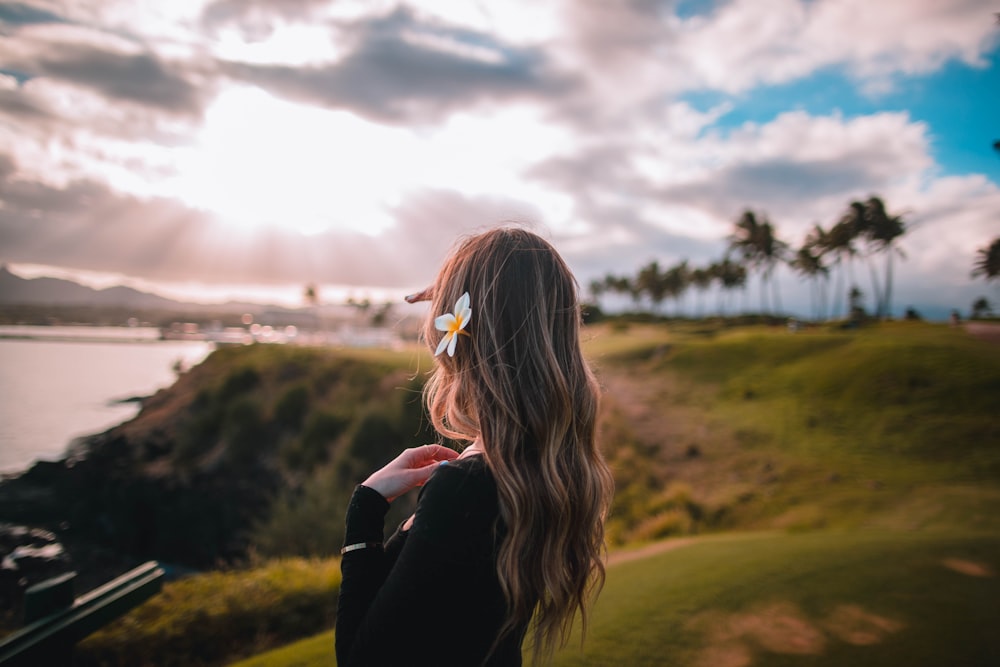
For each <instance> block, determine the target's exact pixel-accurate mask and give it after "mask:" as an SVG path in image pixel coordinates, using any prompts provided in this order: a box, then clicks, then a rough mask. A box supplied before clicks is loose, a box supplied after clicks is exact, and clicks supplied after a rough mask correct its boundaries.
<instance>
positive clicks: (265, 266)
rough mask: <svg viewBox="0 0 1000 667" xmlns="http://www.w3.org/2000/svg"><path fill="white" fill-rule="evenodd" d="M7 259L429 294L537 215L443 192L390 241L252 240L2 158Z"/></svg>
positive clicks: (419, 203) (171, 209)
mask: <svg viewBox="0 0 1000 667" xmlns="http://www.w3.org/2000/svg"><path fill="white" fill-rule="evenodd" d="M0 201H2V202H3V203H4V206H3V207H2V208H0V248H2V253H3V256H2V257H0V259H3V261H6V262H13V263H19V262H20V263H31V264H47V265H52V266H62V267H67V268H72V269H82V270H91V271H105V272H107V271H110V272H116V273H122V274H125V275H130V276H134V277H138V278H143V279H147V280H161V281H201V282H206V283H211V282H220V283H241V282H242V283H250V284H289V283H293V284H294V283H303V284H304V283H305V282H318V283H334V284H344V285H359V286H368V287H387V288H414V289H415V288H418V287H421V286H422V285H424V284H425V283H427V282H429V281H430V280H431V279H432V278H433V277H434V275H435V272H436V271H437V268H438V265H439V264H440V262H441V260H442V259H443V258H444V257H445V255H446V253H447V251H448V249H449V248H450V247H451V245H452V244H453V243H454V242H455V240H456V239H457V238H459V237H460V236H462V235H464V234H467V233H470V232H473V231H477V230H481V229H485V228H487V227H490V226H493V225H496V224H500V223H503V222H506V221H511V220H517V221H520V222H528V223H531V222H533V221H534V220H536V219H537V211H536V210H534V209H532V208H531V207H530V206H528V205H525V204H522V203H519V202H516V201H511V200H504V199H499V198H488V197H487V198H476V197H466V196H464V195H461V194H459V193H456V192H451V191H444V190H431V191H423V192H420V193H416V194H414V195H412V196H411V197H409V198H406V199H404V200H403V201H402V202H401V203H400V205H399V206H398V207H397V208H395V209H394V210H393V217H394V220H395V224H394V226H393V227H391V228H390V229H387V230H385V231H384V232H383V233H381V234H380V236H378V237H373V236H371V235H369V234H365V233H361V232H355V231H345V230H330V231H327V232H324V233H322V234H317V235H313V236H303V235H302V234H299V233H296V232H294V231H290V230H282V229H269V230H263V231H257V232H254V233H253V234H243V233H240V232H239V231H237V230H235V229H234V228H233V227H229V226H226V225H224V224H223V223H221V222H219V221H218V220H216V219H215V218H213V217H212V216H211V215H210V214H207V213H205V212H202V211H197V210H194V209H191V208H188V207H186V206H184V205H183V204H182V203H180V202H177V201H174V200H167V199H157V198H153V199H141V198H138V197H133V196H129V195H125V194H122V193H119V192H116V191H114V190H112V189H111V188H109V187H108V186H106V185H104V184H102V183H98V182H95V181H90V180H76V181H72V182H70V183H68V184H67V185H66V186H65V187H53V186H51V185H47V184H45V183H41V182H38V181H31V180H26V179H25V178H24V177H23V174H20V173H18V168H17V165H16V163H15V162H14V161H13V160H12V159H10V158H9V157H7V156H3V155H0Z"/></svg>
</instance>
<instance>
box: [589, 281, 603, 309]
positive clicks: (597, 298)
mask: <svg viewBox="0 0 1000 667" xmlns="http://www.w3.org/2000/svg"><path fill="white" fill-rule="evenodd" d="M587 287H588V288H589V289H590V298H591V299H592V300H593V302H594V305H595V306H597V307H598V308H600V306H601V295H602V294H604V290H605V289H607V284H606V283H605V282H604V281H603V280H596V279H595V280H591V281H590V283H589V284H588V285H587Z"/></svg>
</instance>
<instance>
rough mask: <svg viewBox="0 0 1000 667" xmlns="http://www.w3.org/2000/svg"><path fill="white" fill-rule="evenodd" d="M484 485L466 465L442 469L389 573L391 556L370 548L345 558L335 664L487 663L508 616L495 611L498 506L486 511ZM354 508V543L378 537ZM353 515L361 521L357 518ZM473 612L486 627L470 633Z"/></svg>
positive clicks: (425, 492)
mask: <svg viewBox="0 0 1000 667" xmlns="http://www.w3.org/2000/svg"><path fill="white" fill-rule="evenodd" d="M482 486H483V484H482V478H481V477H476V476H474V475H470V474H469V472H468V470H467V468H466V467H465V466H463V465H454V464H449V465H445V466H442V467H441V468H439V469H438V470H437V471H435V473H434V475H433V476H432V477H431V479H430V480H428V482H427V483H426V484H425V485H424V488H423V489H422V490H421V494H420V499H419V501H418V503H417V510H416V515H415V517H414V521H413V526H412V528H411V529H410V530H409V531H408V534H405V535H404V536H403V537H404V538H405V539H404V540H403V541H402V547H401V549H400V550H399V554H398V557H397V558H395V559H394V561H395V562H393V563H391V565H390V566H388V567H387V565H386V563H387V558H386V555H385V554H384V553H381V552H377V551H376V552H372V553H365V552H368V551H371V550H369V549H363V550H359V551H354V552H349V553H347V554H345V555H344V557H343V559H342V560H341V571H342V573H343V579H342V582H341V589H340V590H341V592H340V600H339V603H338V609H337V632H336V645H337V664H338V665H340V666H341V667H351V666H357V665H365V666H367V667H378V666H381V665H386V666H388V665H439V666H442V667H444V666H448V665H475V664H478V663H479V662H481V661H482V659H483V657H484V656H485V655H486V652H487V651H488V650H489V648H490V645H491V643H492V638H493V636H494V634H495V629H496V622H497V619H498V618H499V619H502V617H503V612H504V608H503V605H502V604H501V605H500V607H499V609H498V608H497V604H496V600H497V597H498V595H500V597H501V599H502V594H499V591H498V589H496V586H495V576H494V575H493V567H494V566H493V560H492V533H493V522H494V519H495V517H496V512H495V500H494V503H493V507H492V509H491V508H490V506H489V504H488V503H485V508H484V503H483V502H482V493H483V489H482ZM359 492H361V491H356V492H355V493H356V494H357V493H359ZM493 493H494V499H495V491H493ZM383 502H384V501H383ZM351 507H352V509H351V511H350V512H349V516H348V541H350V540H355V539H358V540H359V541H360V538H367V537H370V536H371V535H373V534H374V527H373V526H372V525H366V527H365V528H361V527H360V526H358V525H356V524H355V522H354V521H353V520H354V519H356V518H359V517H361V516H365V517H367V519H366V520H372V519H373V517H374V514H366V513H365V511H366V510H365V508H364V507H361V506H359V507H355V505H354V502H353V500H352V505H351ZM355 510H357V511H358V516H356V517H355V516H351V514H352V513H353V512H354V511H355ZM355 528H357V530H356V531H355V530H354V529H355ZM378 529H379V531H381V526H378ZM349 543H350V542H349ZM394 555H395V554H394ZM491 582H493V584H494V585H491ZM495 589H496V590H495ZM470 609H475V610H476V614H477V619H476V621H477V622H476V623H474V624H472V625H474V626H476V627H478V628H481V631H479V630H474V631H472V632H469V631H468V628H467V627H465V626H463V624H462V623H461V619H462V615H463V614H467V613H468V610H470ZM498 614H499V615H498Z"/></svg>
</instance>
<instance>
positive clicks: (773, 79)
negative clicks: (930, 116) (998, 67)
mask: <svg viewBox="0 0 1000 667" xmlns="http://www.w3.org/2000/svg"><path fill="white" fill-rule="evenodd" d="M674 25H675V29H676V34H677V40H676V41H675V42H674V43H673V44H671V45H670V46H669V47H668V48H669V56H668V59H669V60H670V61H671V62H673V63H674V64H675V66H676V70H677V71H678V72H681V73H683V74H682V75H681V76H680V77H679V80H678V81H677V82H676V83H675V85H680V86H682V87H683V88H688V89H691V88H708V89H715V90H722V91H726V92H729V93H738V92H742V91H746V90H749V89H750V88H752V87H754V86H759V85H768V84H778V83H785V82H789V81H793V80H795V79H800V78H803V77H805V76H808V75H810V74H812V73H814V72H817V71H818V70H820V69H822V68H825V67H831V66H832V67H844V68H845V69H846V70H847V71H848V72H849V73H850V74H851V75H852V76H854V77H855V78H857V79H858V80H860V81H863V82H865V83H866V84H867V85H872V86H875V87H876V88H877V87H879V86H884V85H886V83H887V81H890V80H891V77H892V76H894V75H897V74H910V75H912V74H923V73H928V72H931V71H934V70H936V69H938V68H939V67H941V66H942V65H943V64H944V62H946V61H948V60H950V59H959V60H961V61H963V62H965V63H966V64H969V65H974V66H980V65H983V64H984V61H983V55H984V54H985V53H987V52H988V51H990V50H991V49H992V48H994V47H995V46H996V43H997V31H996V29H995V25H994V22H993V16H992V12H991V11H990V9H989V8H987V7H985V6H984V3H983V2H981V0H956V1H954V2H939V1H938V0H911V1H909V2H879V3H871V2H867V1H865V0H815V1H814V2H801V1H799V0H733V1H732V2H728V3H725V4H724V5H721V6H720V7H719V8H718V9H717V10H716V11H714V12H713V13H712V14H710V15H708V16H696V17H692V18H689V19H687V20H679V19H675V20H674Z"/></svg>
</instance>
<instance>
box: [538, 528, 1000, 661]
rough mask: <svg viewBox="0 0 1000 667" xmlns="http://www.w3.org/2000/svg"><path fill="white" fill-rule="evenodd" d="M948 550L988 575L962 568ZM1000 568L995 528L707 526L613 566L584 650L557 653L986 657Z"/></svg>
mask: <svg viewBox="0 0 1000 667" xmlns="http://www.w3.org/2000/svg"><path fill="white" fill-rule="evenodd" d="M947 559H955V560H956V561H959V562H962V563H969V564H972V565H976V566H979V567H982V568H984V570H983V571H984V572H987V571H988V572H990V573H992V574H991V576H986V577H978V576H970V575H968V574H961V573H959V572H956V571H954V570H952V569H949V568H948V567H946V566H945V565H944V564H943V563H944V562H945V561H946V560H947ZM998 570H1000V536H997V535H980V534H974V533H936V532H930V533H880V532H840V531H829V532H817V533H808V534H756V535H728V536H718V537H713V538H707V539H704V540H703V541H701V542H698V543H696V544H693V545H691V546H687V547H682V548H680V549H677V550H676V551H672V552H668V553H664V554H662V555H659V556H655V557H651V558H647V559H644V560H640V561H635V562H631V563H623V564H622V565H621V566H619V567H616V568H613V569H612V570H611V572H610V573H609V576H608V584H607V586H606V587H605V591H604V593H603V594H602V595H601V597H600V599H599V601H598V603H597V605H596V607H595V609H594V612H593V619H592V624H591V628H590V633H589V635H588V639H587V642H586V644H585V645H584V649H583V651H582V652H581V651H580V650H579V649H577V648H570V649H566V650H564V651H563V652H562V653H561V654H560V655H559V656H558V659H557V660H556V662H555V664H556V665H557V666H558V665H574V666H576V665H580V666H585V665H609V664H627V665H631V666H635V667H641V666H643V665H663V664H671V665H675V664H676V665H698V664H712V665H716V666H717V667H726V664H741V663H740V662H739V661H738V660H736V659H735V658H736V657H737V656H739V655H744V656H749V657H750V658H751V660H752V663H751V662H746V663H742V664H766V665H793V664H795V665H811V666H814V667H822V666H827V665H829V666H830V667H833V666H840V665H909V666H917V665H928V666H931V665H967V666H973V665H984V666H985V665H993V664H997V663H996V661H997V660H998V659H1000V636H998V635H996V634H995V632H994V628H996V627H998V625H997V624H998V622H1000V606H997V605H996V604H995V601H996V599H997V595H998V594H1000V581H998V580H997V578H996V576H995V573H996V572H997V571H998ZM839 626H846V627H839ZM845 630H851V631H853V634H854V636H852V634H851V633H848V632H845ZM864 635H868V636H864ZM864 641H870V642H871V643H868V644H864V643H859V642H864ZM713 656H714V657H713ZM723 656H729V659H730V660H732V662H731V663H727V660H726V659H724V657H723Z"/></svg>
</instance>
